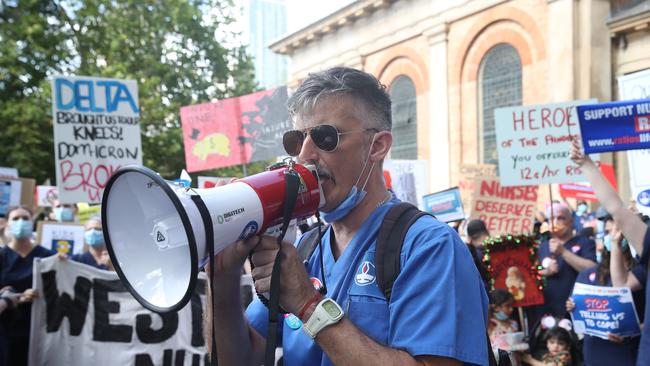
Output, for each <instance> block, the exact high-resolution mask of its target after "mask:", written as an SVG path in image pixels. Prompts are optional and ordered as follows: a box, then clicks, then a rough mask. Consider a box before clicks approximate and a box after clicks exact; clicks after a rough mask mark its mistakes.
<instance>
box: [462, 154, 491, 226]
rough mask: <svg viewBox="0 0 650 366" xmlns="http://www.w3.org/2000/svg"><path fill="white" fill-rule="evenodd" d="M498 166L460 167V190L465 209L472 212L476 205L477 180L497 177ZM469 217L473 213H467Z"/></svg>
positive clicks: (477, 165) (465, 165) (469, 165)
mask: <svg viewBox="0 0 650 366" xmlns="http://www.w3.org/2000/svg"><path fill="white" fill-rule="evenodd" d="M496 176H497V166H496V165H494V164H462V165H461V166H460V177H459V179H458V189H459V190H460V198H461V200H462V202H463V208H464V209H465V210H466V211H467V210H471V207H472V206H473V205H474V189H475V187H474V186H475V182H476V179H479V178H485V177H496ZM467 213H468V215H469V214H470V213H471V212H469V211H468V212H467Z"/></svg>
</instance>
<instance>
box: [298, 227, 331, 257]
mask: <svg viewBox="0 0 650 366" xmlns="http://www.w3.org/2000/svg"><path fill="white" fill-rule="evenodd" d="M328 228H329V225H327V226H325V229H324V230H323V232H325V231H327V229H328ZM318 229H320V226H317V227H315V228H313V229H311V230H309V231H308V232H307V233H306V234H305V237H304V238H302V240H300V242H299V243H298V248H297V250H298V258H300V260H301V261H302V262H303V263H304V262H308V261H309V258H311V255H312V254H313V253H314V250H316V247H317V246H318Z"/></svg>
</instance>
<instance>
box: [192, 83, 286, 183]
mask: <svg viewBox="0 0 650 366" xmlns="http://www.w3.org/2000/svg"><path fill="white" fill-rule="evenodd" d="M286 101H287V89H286V88H285V87H282V88H277V89H271V90H265V91H261V92H257V93H253V94H248V95H244V96H242V97H238V98H231V99H225V100H222V101H219V102H217V103H206V104H198V105H193V106H187V107H182V108H181V112H180V114H181V123H182V126H183V142H184V144H185V164H186V165H187V171H188V172H196V171H201V170H208V169H215V168H221V167H225V166H231V165H238V164H245V163H249V162H253V161H258V160H267V159H273V158H275V157H278V156H280V155H283V154H284V150H283V147H282V135H283V134H284V132H285V131H286V130H288V129H289V128H290V127H291V121H290V120H289V115H288V112H287V108H286Z"/></svg>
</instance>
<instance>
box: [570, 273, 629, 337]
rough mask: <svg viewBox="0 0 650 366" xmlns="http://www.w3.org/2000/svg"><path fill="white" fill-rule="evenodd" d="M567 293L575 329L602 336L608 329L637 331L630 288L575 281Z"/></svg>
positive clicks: (625, 334) (624, 332) (624, 334)
mask: <svg viewBox="0 0 650 366" xmlns="http://www.w3.org/2000/svg"><path fill="white" fill-rule="evenodd" d="M571 296H572V297H573V301H574V302H575V304H576V307H575V309H573V311H572V312H571V317H572V318H573V327H574V330H575V331H576V332H577V333H584V334H589V335H592V336H596V337H600V338H604V339H607V335H608V334H610V333H611V334H616V335H619V336H621V337H631V336H636V335H639V334H641V329H640V327H639V318H638V317H637V314H636V309H635V308H634V301H633V300H632V292H631V291H630V289H628V288H625V287H603V286H592V285H586V284H583V283H576V284H575V286H574V288H573V295H571Z"/></svg>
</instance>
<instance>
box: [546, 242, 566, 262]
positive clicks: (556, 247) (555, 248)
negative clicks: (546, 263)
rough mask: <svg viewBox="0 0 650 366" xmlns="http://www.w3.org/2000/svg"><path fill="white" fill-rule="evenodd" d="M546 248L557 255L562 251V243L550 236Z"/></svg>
mask: <svg viewBox="0 0 650 366" xmlns="http://www.w3.org/2000/svg"><path fill="white" fill-rule="evenodd" d="M548 248H549V251H550V252H551V254H553V255H555V256H558V257H559V256H561V255H562V253H563V252H564V243H563V242H562V241H561V240H559V239H558V238H551V239H550V240H549V241H548Z"/></svg>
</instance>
